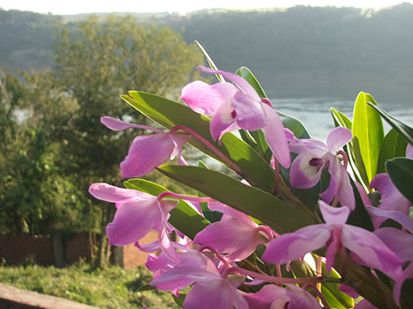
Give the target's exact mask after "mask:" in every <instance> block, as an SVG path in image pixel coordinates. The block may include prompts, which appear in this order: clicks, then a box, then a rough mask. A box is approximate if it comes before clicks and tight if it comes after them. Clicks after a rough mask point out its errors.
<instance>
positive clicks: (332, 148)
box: [289, 127, 356, 210]
mask: <svg viewBox="0 0 413 309" xmlns="http://www.w3.org/2000/svg"><path fill="white" fill-rule="evenodd" d="M350 140H351V131H350V130H348V129H346V128H342V127H338V128H335V129H334V130H332V131H331V132H330V134H328V136H327V144H324V143H323V142H321V141H317V140H310V139H294V141H293V142H291V143H290V145H289V146H290V150H291V151H292V152H295V153H297V154H298V156H297V158H296V159H295V160H294V161H293V163H292V164H291V171H290V181H291V185H292V186H293V187H294V188H300V189H307V188H311V187H313V186H315V185H316V184H317V183H318V182H319V181H320V178H321V174H322V172H323V171H324V170H325V169H326V168H328V172H329V173H330V175H331V179H330V185H329V187H328V189H327V190H326V191H324V192H323V193H322V194H321V195H320V196H321V198H322V199H323V200H325V201H326V202H327V203H330V202H331V201H332V200H333V198H334V197H335V196H337V198H338V200H339V201H340V203H341V204H342V205H346V206H347V207H349V208H350V209H351V210H354V209H355V207H356V201H355V197H354V193H353V188H352V186H351V184H350V178H349V176H348V174H347V171H346V168H345V167H344V166H343V165H342V164H341V162H340V159H341V158H339V156H338V155H339V154H343V152H341V151H340V149H341V147H343V146H344V145H345V144H347V143H348V142H349V141H350Z"/></svg>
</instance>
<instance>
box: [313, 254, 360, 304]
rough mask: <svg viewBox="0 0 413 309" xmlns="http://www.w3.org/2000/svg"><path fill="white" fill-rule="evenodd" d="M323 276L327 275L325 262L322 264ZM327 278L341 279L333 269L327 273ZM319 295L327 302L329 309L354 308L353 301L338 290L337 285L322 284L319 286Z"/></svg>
mask: <svg viewBox="0 0 413 309" xmlns="http://www.w3.org/2000/svg"><path fill="white" fill-rule="evenodd" d="M322 267H323V274H327V273H328V272H327V268H326V264H325V262H323V263H322ZM328 276H329V277H333V278H341V276H340V275H339V274H338V273H337V272H336V270H335V269H334V268H332V269H331V271H330V273H328ZM321 293H322V294H323V296H324V298H325V299H326V301H327V302H328V304H329V305H330V307H331V308H340V309H347V308H353V307H354V300H353V298H351V297H350V296H348V295H347V294H346V293H343V292H341V291H340V290H339V284H338V283H330V282H327V283H323V284H322V285H321Z"/></svg>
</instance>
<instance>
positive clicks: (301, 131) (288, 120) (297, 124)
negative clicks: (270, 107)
mask: <svg viewBox="0 0 413 309" xmlns="http://www.w3.org/2000/svg"><path fill="white" fill-rule="evenodd" d="M277 113H278V115H279V116H280V118H281V121H282V122H283V126H284V127H285V128H287V129H290V130H291V131H292V132H293V133H294V135H295V137H297V138H300V139H301V138H310V134H308V131H307V129H306V128H305V126H304V125H303V123H302V122H301V121H300V120H298V119H297V118H295V117H292V116H289V115H287V114H284V113H282V112H279V111H277Z"/></svg>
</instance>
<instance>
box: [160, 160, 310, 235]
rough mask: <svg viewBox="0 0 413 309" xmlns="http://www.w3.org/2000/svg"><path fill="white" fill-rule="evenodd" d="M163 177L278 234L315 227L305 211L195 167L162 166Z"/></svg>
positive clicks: (255, 189)
mask: <svg viewBox="0 0 413 309" xmlns="http://www.w3.org/2000/svg"><path fill="white" fill-rule="evenodd" d="M158 169H159V170H160V171H161V172H162V173H163V174H165V175H167V176H169V177H171V178H173V179H175V180H177V181H179V182H181V183H183V184H185V185H187V186H190V187H192V188H194V189H196V190H198V191H200V192H202V193H203V194H206V195H207V196H210V197H212V198H213V199H216V200H217V201H220V202H222V203H224V204H226V205H229V206H231V207H233V208H235V209H237V210H240V211H242V212H244V213H246V214H248V215H249V216H252V217H254V218H256V219H258V220H260V221H261V222H263V223H264V224H266V225H268V226H270V227H272V228H273V229H274V230H275V231H277V232H279V233H285V232H292V231H295V230H297V229H299V228H301V227H304V226H307V225H311V224H316V223H317V221H316V219H315V217H314V215H313V214H312V213H311V211H309V210H308V209H307V208H306V207H303V209H297V208H295V207H293V206H291V205H288V204H286V203H284V202H283V201H281V200H280V199H278V198H276V197H275V196H273V195H271V194H269V193H267V192H264V191H262V190H260V189H257V188H254V187H250V186H247V185H244V184H243V183H241V182H240V181H238V180H235V179H233V178H231V177H229V176H226V175H224V174H221V173H218V172H215V171H211V170H206V169H202V168H199V167H195V166H177V165H162V166H160V167H159V168H158Z"/></svg>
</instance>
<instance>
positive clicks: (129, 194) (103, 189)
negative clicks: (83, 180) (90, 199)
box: [89, 183, 153, 203]
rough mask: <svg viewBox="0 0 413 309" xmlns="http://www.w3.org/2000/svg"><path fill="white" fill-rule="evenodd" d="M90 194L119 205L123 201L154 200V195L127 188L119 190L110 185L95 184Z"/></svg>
mask: <svg viewBox="0 0 413 309" xmlns="http://www.w3.org/2000/svg"><path fill="white" fill-rule="evenodd" d="M89 193H90V194H91V195H92V196H94V197H95V198H97V199H99V200H102V201H106V202H111V203H117V202H122V201H127V200H129V199H132V198H133V199H134V200H137V199H139V200H143V199H148V198H149V199H150V198H153V196H152V195H150V194H147V193H144V192H140V191H137V190H131V189H125V188H118V187H115V186H111V185H108V184H106V183H94V184H92V185H91V186H90V187H89Z"/></svg>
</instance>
